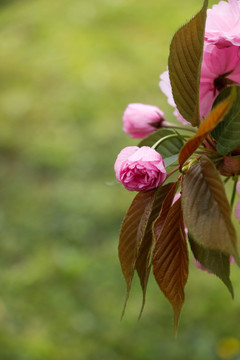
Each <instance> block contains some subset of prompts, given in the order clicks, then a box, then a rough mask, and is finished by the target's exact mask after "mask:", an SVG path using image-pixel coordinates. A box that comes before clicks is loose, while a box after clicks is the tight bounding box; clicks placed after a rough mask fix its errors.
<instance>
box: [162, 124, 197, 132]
mask: <svg viewBox="0 0 240 360" xmlns="http://www.w3.org/2000/svg"><path fill="white" fill-rule="evenodd" d="M164 128H168V129H179V130H187V131H190V132H193V133H194V134H196V132H197V131H196V130H195V129H193V128H190V127H188V126H179V125H176V126H175V125H165V126H164Z"/></svg>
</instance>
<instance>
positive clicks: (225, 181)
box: [223, 176, 230, 184]
mask: <svg viewBox="0 0 240 360" xmlns="http://www.w3.org/2000/svg"><path fill="white" fill-rule="evenodd" d="M228 180H230V177H229V176H228V177H226V179H224V181H223V182H224V184H226V183H227V182H228Z"/></svg>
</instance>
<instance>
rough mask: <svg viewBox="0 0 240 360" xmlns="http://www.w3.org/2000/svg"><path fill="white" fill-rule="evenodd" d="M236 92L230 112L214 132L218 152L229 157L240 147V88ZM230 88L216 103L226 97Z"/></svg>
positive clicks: (222, 93)
mask: <svg viewBox="0 0 240 360" xmlns="http://www.w3.org/2000/svg"><path fill="white" fill-rule="evenodd" d="M233 88H234V89H235V91H236V97H235V100H234V102H233V105H232V107H231V109H230V110H229V112H228V113H227V114H226V115H225V116H224V119H223V121H222V122H221V123H220V124H218V126H217V127H216V128H215V129H214V131H213V132H212V135H213V137H214V138H215V140H216V141H217V147H216V149H217V152H218V153H219V154H221V155H223V156H224V155H227V154H228V153H229V152H231V151H233V150H234V149H235V148H236V147H238V146H239V145H240V87H239V86H234V87H233ZM228 93H229V88H226V89H224V90H223V91H222V92H221V93H220V94H219V96H218V98H217V99H216V101H215V103H217V102H218V101H219V99H222V98H223V97H226V96H227V95H228Z"/></svg>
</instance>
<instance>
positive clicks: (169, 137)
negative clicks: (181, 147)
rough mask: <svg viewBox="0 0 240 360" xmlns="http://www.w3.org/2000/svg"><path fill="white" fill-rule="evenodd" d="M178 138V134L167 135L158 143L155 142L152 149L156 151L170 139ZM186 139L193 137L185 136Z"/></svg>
mask: <svg viewBox="0 0 240 360" xmlns="http://www.w3.org/2000/svg"><path fill="white" fill-rule="evenodd" d="M176 137H179V135H178V134H171V135H166V136H164V137H163V138H161V139H159V140H158V141H157V142H155V144H154V145H153V146H152V149H156V148H157V147H158V146H159V145H160V144H161V143H162V142H164V141H165V140H168V139H171V138H176ZM184 137H191V136H189V135H184Z"/></svg>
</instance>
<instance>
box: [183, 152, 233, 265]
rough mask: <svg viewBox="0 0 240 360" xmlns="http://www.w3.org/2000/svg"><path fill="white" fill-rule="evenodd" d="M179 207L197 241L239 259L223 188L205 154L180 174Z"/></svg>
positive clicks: (208, 247) (228, 206)
mask: <svg viewBox="0 0 240 360" xmlns="http://www.w3.org/2000/svg"><path fill="white" fill-rule="evenodd" d="M182 207H183V214H184V220H185V222H186V225H187V228H188V230H189V232H190V233H191V234H192V236H193V238H194V239H195V241H196V242H197V243H198V244H200V245H201V246H203V247H205V248H206V249H209V250H219V251H221V252H223V253H224V254H225V255H233V257H234V258H235V260H236V261H237V262H238V263H239V256H238V251H237V238H236V231H235V229H234V226H233V224H232V221H231V208H230V205H229V202H228V199H227V196H226V193H225V188H224V185H223V182H222V180H221V178H220V175H219V173H218V171H217V169H216V168H215V166H214V164H213V163H212V161H211V160H210V159H209V158H207V157H206V156H202V157H201V158H200V160H199V162H198V163H195V164H194V165H192V166H191V167H190V169H189V170H188V172H187V174H186V175H185V176H184V179H183V182H182Z"/></svg>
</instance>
